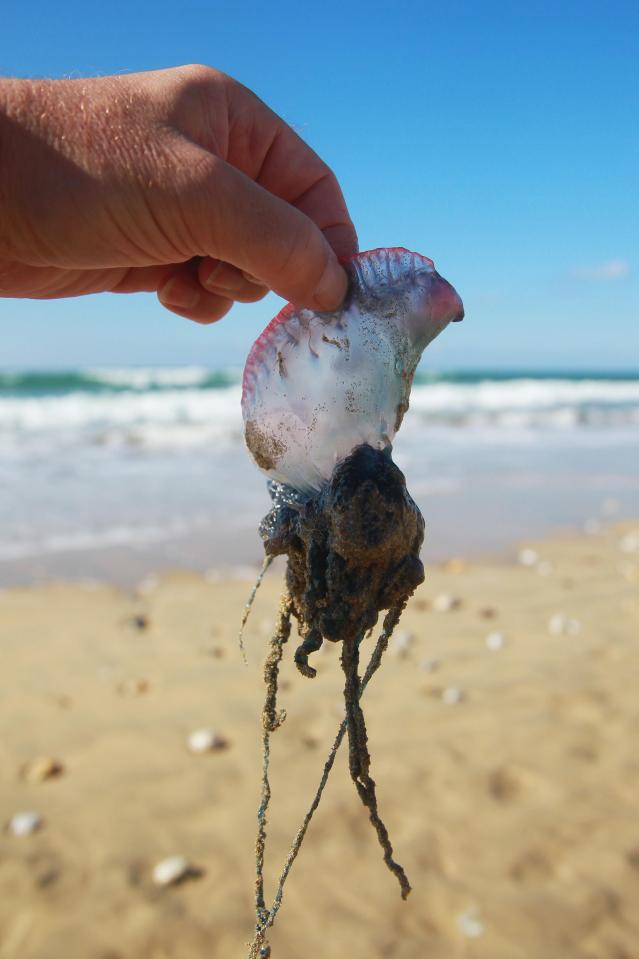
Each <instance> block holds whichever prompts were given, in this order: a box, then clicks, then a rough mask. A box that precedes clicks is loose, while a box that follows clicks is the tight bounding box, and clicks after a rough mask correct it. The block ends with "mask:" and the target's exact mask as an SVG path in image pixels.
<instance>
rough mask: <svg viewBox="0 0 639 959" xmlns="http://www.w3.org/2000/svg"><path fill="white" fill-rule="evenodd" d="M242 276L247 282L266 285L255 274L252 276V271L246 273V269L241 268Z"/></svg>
mask: <svg viewBox="0 0 639 959" xmlns="http://www.w3.org/2000/svg"><path fill="white" fill-rule="evenodd" d="M242 276H243V277H244V279H245V280H248V281H249V283H255V285H256V286H265V285H266V284H265V283H263V281H262V280H260V279H259V278H258V277H257V276H253V274H252V273H247V272H246V270H242Z"/></svg>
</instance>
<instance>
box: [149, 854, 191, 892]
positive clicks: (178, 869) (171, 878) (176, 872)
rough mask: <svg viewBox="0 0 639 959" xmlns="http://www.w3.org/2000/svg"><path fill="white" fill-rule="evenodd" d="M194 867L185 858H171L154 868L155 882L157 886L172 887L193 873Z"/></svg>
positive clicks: (163, 860)
mask: <svg viewBox="0 0 639 959" xmlns="http://www.w3.org/2000/svg"><path fill="white" fill-rule="evenodd" d="M192 870H193V867H192V866H191V863H190V862H189V861H188V859H187V858H186V857H185V856H169V857H168V858H167V859H162V860H161V861H160V862H158V863H156V865H155V866H154V867H153V882H154V883H155V885H156V886H172V885H174V884H175V883H177V882H180V880H181V879H186V877H187V876H188V875H189V874H190V873H191V872H192Z"/></svg>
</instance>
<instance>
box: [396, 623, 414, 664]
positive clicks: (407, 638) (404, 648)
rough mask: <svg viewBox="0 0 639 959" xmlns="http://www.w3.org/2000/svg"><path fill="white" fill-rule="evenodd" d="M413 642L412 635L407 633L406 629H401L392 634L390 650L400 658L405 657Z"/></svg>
mask: <svg viewBox="0 0 639 959" xmlns="http://www.w3.org/2000/svg"><path fill="white" fill-rule="evenodd" d="M414 642H415V637H414V635H413V634H412V633H409V632H408V630H405V629H401V630H399V631H397V632H395V633H394V634H393V646H392V651H393V653H395V655H396V656H398V657H399V658H400V659H405V658H406V657H407V656H408V654H409V652H410V648H411V646H412V645H413V644H414Z"/></svg>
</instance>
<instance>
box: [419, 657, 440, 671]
mask: <svg viewBox="0 0 639 959" xmlns="http://www.w3.org/2000/svg"><path fill="white" fill-rule="evenodd" d="M440 666H441V663H440V661H439V660H438V659H422V660H421V661H420V664H419V668H420V669H421V671H422V672H423V673H435V672H437V670H438V669H439V667H440Z"/></svg>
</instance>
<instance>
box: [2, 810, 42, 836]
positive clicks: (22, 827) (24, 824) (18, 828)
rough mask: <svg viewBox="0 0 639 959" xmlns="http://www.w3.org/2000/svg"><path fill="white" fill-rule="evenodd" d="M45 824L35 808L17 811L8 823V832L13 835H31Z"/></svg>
mask: <svg viewBox="0 0 639 959" xmlns="http://www.w3.org/2000/svg"><path fill="white" fill-rule="evenodd" d="M43 824H44V823H43V819H42V816H41V815H40V813H38V812H33V810H27V811H25V812H17V813H14V815H13V816H12V817H11V819H10V820H9V822H8V823H7V832H9V833H11V835H12V836H30V835H31V834H32V833H34V832H37V831H38V829H41V828H42V826H43Z"/></svg>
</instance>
